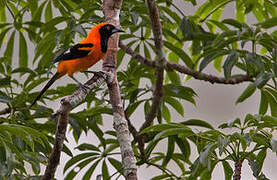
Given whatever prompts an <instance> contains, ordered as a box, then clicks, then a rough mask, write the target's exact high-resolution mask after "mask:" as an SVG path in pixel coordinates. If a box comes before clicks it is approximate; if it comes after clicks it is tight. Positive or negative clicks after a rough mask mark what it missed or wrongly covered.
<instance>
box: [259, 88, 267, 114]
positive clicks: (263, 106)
mask: <svg viewBox="0 0 277 180" xmlns="http://www.w3.org/2000/svg"><path fill="white" fill-rule="evenodd" d="M267 109H268V100H267V98H266V94H265V93H264V92H263V90H261V99H260V108H259V114H265V113H266V112H267Z"/></svg>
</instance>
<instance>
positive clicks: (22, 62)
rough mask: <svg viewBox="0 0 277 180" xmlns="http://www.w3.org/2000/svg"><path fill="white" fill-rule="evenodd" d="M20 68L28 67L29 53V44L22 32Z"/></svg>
mask: <svg viewBox="0 0 277 180" xmlns="http://www.w3.org/2000/svg"><path fill="white" fill-rule="evenodd" d="M19 45H20V46H19V66H20V67H27V66H28V52H27V48H28V47H27V43H26V40H25V37H24V36H23V34H22V33H21V32H19Z"/></svg>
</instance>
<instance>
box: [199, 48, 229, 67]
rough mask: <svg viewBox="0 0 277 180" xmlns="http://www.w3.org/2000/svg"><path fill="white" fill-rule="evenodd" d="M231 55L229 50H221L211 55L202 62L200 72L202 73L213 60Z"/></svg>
mask: <svg viewBox="0 0 277 180" xmlns="http://www.w3.org/2000/svg"><path fill="white" fill-rule="evenodd" d="M229 53H230V51H229V50H225V49H219V50H218V51H216V52H213V53H211V54H209V55H208V56H206V57H204V59H203V60H202V61H201V63H200V65H199V70H200V71H202V70H203V69H204V68H205V67H206V66H207V65H208V64H209V63H210V62H212V61H213V60H215V59H217V58H218V57H221V56H224V55H226V54H229Z"/></svg>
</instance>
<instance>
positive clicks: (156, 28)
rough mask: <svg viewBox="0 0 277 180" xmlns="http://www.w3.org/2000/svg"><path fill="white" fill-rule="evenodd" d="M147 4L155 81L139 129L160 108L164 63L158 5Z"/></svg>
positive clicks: (147, 125) (149, 2) (142, 127)
mask: <svg viewBox="0 0 277 180" xmlns="http://www.w3.org/2000/svg"><path fill="white" fill-rule="evenodd" d="M147 6H148V13H149V17H150V21H151V25H152V31H153V35H154V42H155V51H156V54H157V63H156V83H155V89H154V92H153V100H152V105H151V107H150V109H149V112H148V113H147V115H146V117H145V122H144V123H143V124H142V126H141V128H140V131H141V130H143V129H145V128H147V127H149V126H150V125H151V124H152V122H153V120H154V118H155V117H156V115H157V112H158V109H159V108H160V104H161V100H162V97H163V80H164V65H165V62H166V60H165V55H164V50H163V35H162V25H161V21H160V15H159V10H158V7H157V5H156V3H155V1H154V0H147Z"/></svg>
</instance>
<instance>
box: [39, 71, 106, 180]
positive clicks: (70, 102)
mask: <svg viewBox="0 0 277 180" xmlns="http://www.w3.org/2000/svg"><path fill="white" fill-rule="evenodd" d="M106 78H108V76H107V74H103V76H99V75H98V74H95V75H94V76H93V77H92V78H91V79H90V80H89V81H87V82H86V83H85V85H86V86H87V87H89V89H90V91H92V89H95V88H97V87H99V86H100V85H101V84H102V83H104V82H105V79H106ZM86 95H87V94H86V93H85V92H83V91H82V90H81V89H77V90H76V91H75V92H74V93H73V94H72V95H71V96H68V97H66V98H64V99H62V100H61V107H60V108H59V109H58V111H57V113H55V115H59V119H58V124H57V129H56V133H55V140H54V147H53V150H52V153H51V155H50V157H49V160H48V164H47V167H46V170H45V172H44V176H43V178H42V180H50V179H53V178H54V176H55V172H56V169H57V166H58V164H59V162H60V156H61V151H62V149H63V143H64V139H65V133H66V128H67V124H68V115H69V113H70V110H71V109H72V107H74V106H75V105H76V104H78V103H80V102H81V101H82V100H83V99H84V98H85V97H86Z"/></svg>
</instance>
